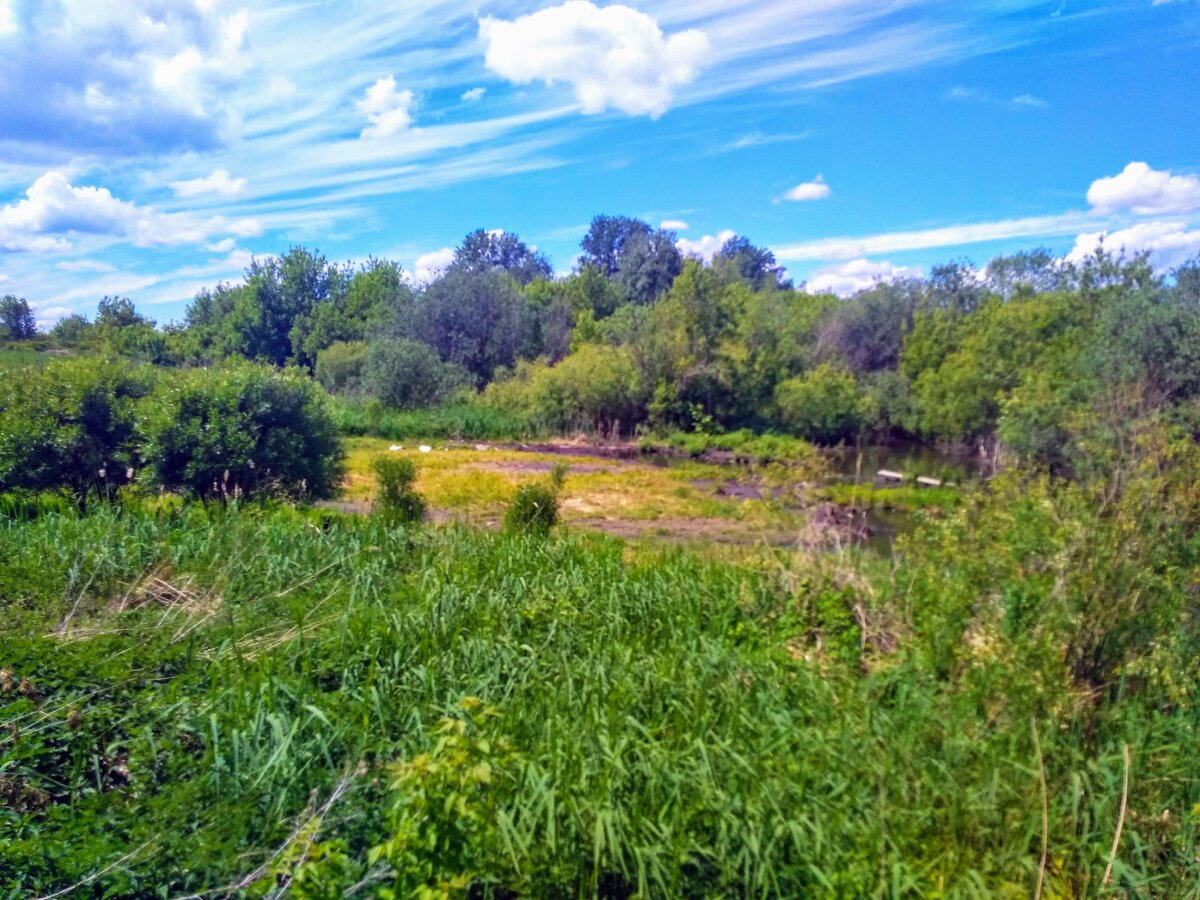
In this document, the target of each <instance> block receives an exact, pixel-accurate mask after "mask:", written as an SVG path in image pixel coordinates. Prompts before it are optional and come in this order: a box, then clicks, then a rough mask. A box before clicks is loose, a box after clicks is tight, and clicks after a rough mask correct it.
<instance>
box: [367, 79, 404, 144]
mask: <svg viewBox="0 0 1200 900" xmlns="http://www.w3.org/2000/svg"><path fill="white" fill-rule="evenodd" d="M415 105H416V97H415V96H414V95H413V92H412V91H398V90H396V79H395V78H394V77H393V76H391V75H389V76H387V77H386V78H380V79H379V80H378V81H376V82H375V83H374V84H373V85H371V86H370V87H369V88H367V92H366V93H365V94H364V95H363V98H362V99H361V100H359V101H358V103H357V106H358V111H359V112H360V113H362V114H363V115H364V116H366V117H367V120H368V121H369V122H370V123H371V124H370V125H368V126H367V127H366V128H364V129H363V130H362V137H363V138H364V139H366V138H384V137H392V136H393V135H396V134H400V133H401V132H402V131H407V130H408V127H409V126H410V125H412V111H413V107H414V106H415Z"/></svg>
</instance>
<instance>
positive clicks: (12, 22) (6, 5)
mask: <svg viewBox="0 0 1200 900" xmlns="http://www.w3.org/2000/svg"><path fill="white" fill-rule="evenodd" d="M16 30H17V14H16V13H15V12H14V11H13V8H12V0H0V34H6V33H8V32H12V31H16Z"/></svg>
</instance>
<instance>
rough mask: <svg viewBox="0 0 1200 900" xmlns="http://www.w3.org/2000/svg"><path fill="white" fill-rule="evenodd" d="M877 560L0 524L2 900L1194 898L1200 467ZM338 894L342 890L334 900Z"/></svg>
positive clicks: (1165, 437) (368, 532)
mask: <svg viewBox="0 0 1200 900" xmlns="http://www.w3.org/2000/svg"><path fill="white" fill-rule="evenodd" d="M1133 437H1134V438H1135V440H1134V441H1133V446H1132V448H1131V450H1130V453H1129V454H1128V455H1126V456H1123V457H1122V458H1121V460H1120V464H1119V472H1118V477H1115V478H1112V479H1107V480H1104V481H1096V482H1079V483H1075V484H1067V483H1062V482H1056V481H1053V480H1050V479H1048V478H1045V477H1036V476H1035V477H1027V476H1020V475H1010V476H1006V477H1004V478H1003V479H1000V480H998V481H996V482H994V483H993V484H992V486H991V488H990V490H988V491H986V492H984V493H981V494H979V495H977V496H976V497H974V498H973V499H971V500H970V501H969V502H967V503H965V504H964V505H963V506H962V507H961V508H960V509H959V510H958V511H957V512H954V513H953V514H951V515H949V516H947V517H944V518H932V519H930V520H929V521H928V523H927V525H926V527H925V529H924V530H923V531H922V532H921V533H920V534H919V535H917V536H916V537H915V538H914V539H913V540H912V541H911V542H910V543H909V544H908V545H907V546H906V548H905V552H904V553H903V554H902V557H901V558H900V559H899V560H898V562H896V563H894V564H891V563H889V564H883V563H880V562H871V561H870V559H869V558H864V559H863V560H861V561H857V562H856V561H854V560H853V559H852V558H848V557H833V556H829V557H817V558H810V559H807V560H804V561H803V564H799V565H798V563H800V562H801V561H800V560H796V559H790V558H787V557H784V556H778V555H773V554H767V555H765V556H763V557H762V558H761V559H760V560H757V561H755V559H754V558H751V559H748V560H747V561H746V562H743V563H736V564H735V563H720V562H712V561H705V560H704V559H702V558H701V557H699V556H696V555H693V554H690V553H684V552H681V551H667V550H661V551H650V550H644V551H641V552H631V551H630V549H629V548H627V547H625V546H624V545H623V544H621V543H620V542H617V541H613V540H610V539H606V538H598V537H590V538H589V537H583V536H577V535H576V536H572V535H565V534H564V535H560V536H557V537H552V538H550V539H549V540H540V539H539V540H530V539H528V538H526V537H523V536H508V535H503V534H500V535H497V534H489V533H486V532H478V531H466V530H460V529H430V530H421V529H418V530H411V529H410V530H405V529H403V528H396V527H394V526H392V525H390V524H389V523H388V521H387V519H386V518H383V517H364V518H353V517H341V516H338V515H335V514H332V513H302V512H298V511H294V510H289V509H270V508H265V509H264V508H250V507H239V506H238V505H237V504H232V505H229V506H220V505H207V506H205V505H191V506H187V507H183V508H178V509H165V510H164V509H159V510H157V511H153V512H151V511H146V512H142V511H139V510H138V509H137V508H135V507H128V508H126V509H125V510H124V511H118V510H115V509H114V510H111V511H106V510H103V509H100V510H96V511H93V512H92V513H91V514H90V515H87V516H80V515H78V514H74V513H72V512H71V511H70V508H69V507H68V508H67V509H52V508H45V509H43V510H42V511H41V512H40V514H39V515H37V516H36V518H31V517H29V516H27V515H21V516H16V515H13V516H12V517H10V518H7V519H3V520H0V540H2V541H3V544H4V549H5V552H4V553H3V554H0V595H2V596H3V597H4V598H5V617H4V621H3V624H2V625H0V628H2V629H3V631H2V633H3V635H4V642H3V643H4V647H5V658H4V661H3V666H2V668H3V672H0V691H2V692H3V693H2V694H0V710H2V713H3V718H4V720H5V722H7V723H8V725H9V726H10V727H9V728H8V729H7V730H5V731H4V732H2V733H0V742H2V743H3V746H4V753H5V756H4V763H3V768H2V769H0V792H2V796H3V798H4V807H5V808H4V810H3V812H0V817H2V820H3V827H2V828H0V885H3V887H2V890H3V891H4V892H5V893H6V894H7V895H11V896H32V895H40V894H45V893H49V892H52V891H53V890H60V889H63V888H66V887H68V886H70V885H72V884H75V883H78V882H81V881H83V880H84V879H92V881H90V882H89V885H90V887H89V890H91V891H94V892H95V893H97V894H108V895H124V896H128V895H171V896H175V895H179V894H185V893H193V892H202V891H213V890H216V891H220V892H223V893H227V892H230V891H234V892H236V891H238V890H244V891H246V893H247V894H249V895H250V896H261V895H271V892H272V891H275V890H277V889H279V887H280V886H288V887H289V892H291V893H293V894H295V895H296V896H299V897H335V896H342V895H343V894H345V893H346V892H348V891H350V890H352V889H354V886H356V885H361V884H362V883H363V882H364V880H365V881H366V884H367V885H368V887H369V888H370V893H372V894H374V895H376V896H396V897H409V896H415V895H418V894H419V895H422V896H459V895H462V896H487V895H490V896H511V895H513V894H514V893H515V894H518V895H525V896H576V895H596V894H599V895H603V896H632V895H635V894H638V895H642V896H651V895H653V896H694V895H701V894H702V895H704V896H736V897H742V896H747V895H756V896H758V895H767V896H877V895H887V896H912V895H925V896H942V897H977V896H985V895H987V896H1032V895H1034V894H1035V892H1036V889H1037V888H1036V886H1037V885H1039V884H1041V885H1042V889H1041V890H1042V895H1043V896H1096V895H1098V894H1102V893H1104V891H1105V890H1106V888H1105V886H1104V885H1105V883H1106V882H1107V883H1108V884H1109V887H1108V888H1107V889H1109V890H1114V891H1122V892H1126V893H1128V894H1129V895H1133V896H1187V895H1189V893H1190V892H1195V891H1196V890H1197V888H1198V887H1200V868H1198V867H1197V861H1196V860H1197V837H1198V836H1200V833H1198V829H1200V816H1198V815H1197V809H1200V807H1198V806H1197V804H1198V803H1200V793H1198V788H1197V784H1196V782H1195V779H1194V773H1195V749H1194V748H1195V746H1196V741H1197V739H1198V737H1200V735H1198V734H1197V727H1198V725H1200V713H1198V708H1197V699H1198V698H1197V696H1196V690H1197V684H1200V680H1198V678H1200V669H1198V668H1197V662H1196V661H1197V659H1200V656H1198V655H1197V650H1200V646H1198V639H1200V631H1198V630H1197V618H1196V616H1195V601H1194V597H1195V592H1196V588H1197V585H1196V575H1195V573H1196V572H1197V571H1198V568H1197V563H1200V557H1198V554H1200V544H1198V543H1197V537H1196V536H1197V534H1198V533H1200V529H1198V526H1200V493H1198V492H1197V490H1196V488H1195V484H1194V477H1193V476H1194V472H1195V471H1196V467H1197V466H1198V465H1200V459H1197V451H1196V449H1195V446H1194V445H1193V444H1192V442H1191V441H1190V439H1186V438H1184V439H1181V438H1180V437H1179V436H1178V434H1176V433H1174V432H1173V431H1172V430H1171V429H1169V428H1164V427H1162V426H1161V425H1157V424H1154V423H1146V424H1145V425H1144V427H1142V428H1140V429H1138V430H1137V431H1136V434H1134V435H1133ZM358 890H361V888H358Z"/></svg>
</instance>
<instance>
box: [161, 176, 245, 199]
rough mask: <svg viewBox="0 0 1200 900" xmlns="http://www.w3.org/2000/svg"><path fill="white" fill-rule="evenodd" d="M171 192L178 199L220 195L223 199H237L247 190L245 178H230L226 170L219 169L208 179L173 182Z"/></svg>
mask: <svg viewBox="0 0 1200 900" xmlns="http://www.w3.org/2000/svg"><path fill="white" fill-rule="evenodd" d="M171 190H173V191H174V192H175V196H176V197H199V196H202V195H204V194H218V195H220V196H222V197H236V196H237V195H238V194H241V193H244V192H245V190H246V179H245V178H230V177H229V173H228V172H227V171H225V170H224V169H217V170H216V171H215V172H213V173H212V174H211V175H209V176H208V177H207V178H192V179H191V180H189V181H173V182H171Z"/></svg>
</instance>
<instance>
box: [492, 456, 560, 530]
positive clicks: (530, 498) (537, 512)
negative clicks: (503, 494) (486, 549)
mask: <svg viewBox="0 0 1200 900" xmlns="http://www.w3.org/2000/svg"><path fill="white" fill-rule="evenodd" d="M566 477H567V467H566V465H564V464H563V463H559V464H558V465H556V466H555V467H554V471H552V472H551V473H550V480H549V482H548V483H546V484H539V483H538V482H533V483H531V484H523V485H521V486H520V487H519V488H518V489H517V495H516V496H515V497H514V498H513V502H512V505H511V506H509V508H508V512H506V513H505V514H504V530H505V531H507V532H510V533H513V534H535V535H539V536H545V535H548V534H549V533H550V529H552V528H553V527H554V526H555V525H557V524H558V495H559V493H560V492H561V490H562V486H563V482H564V481H565V480H566Z"/></svg>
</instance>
